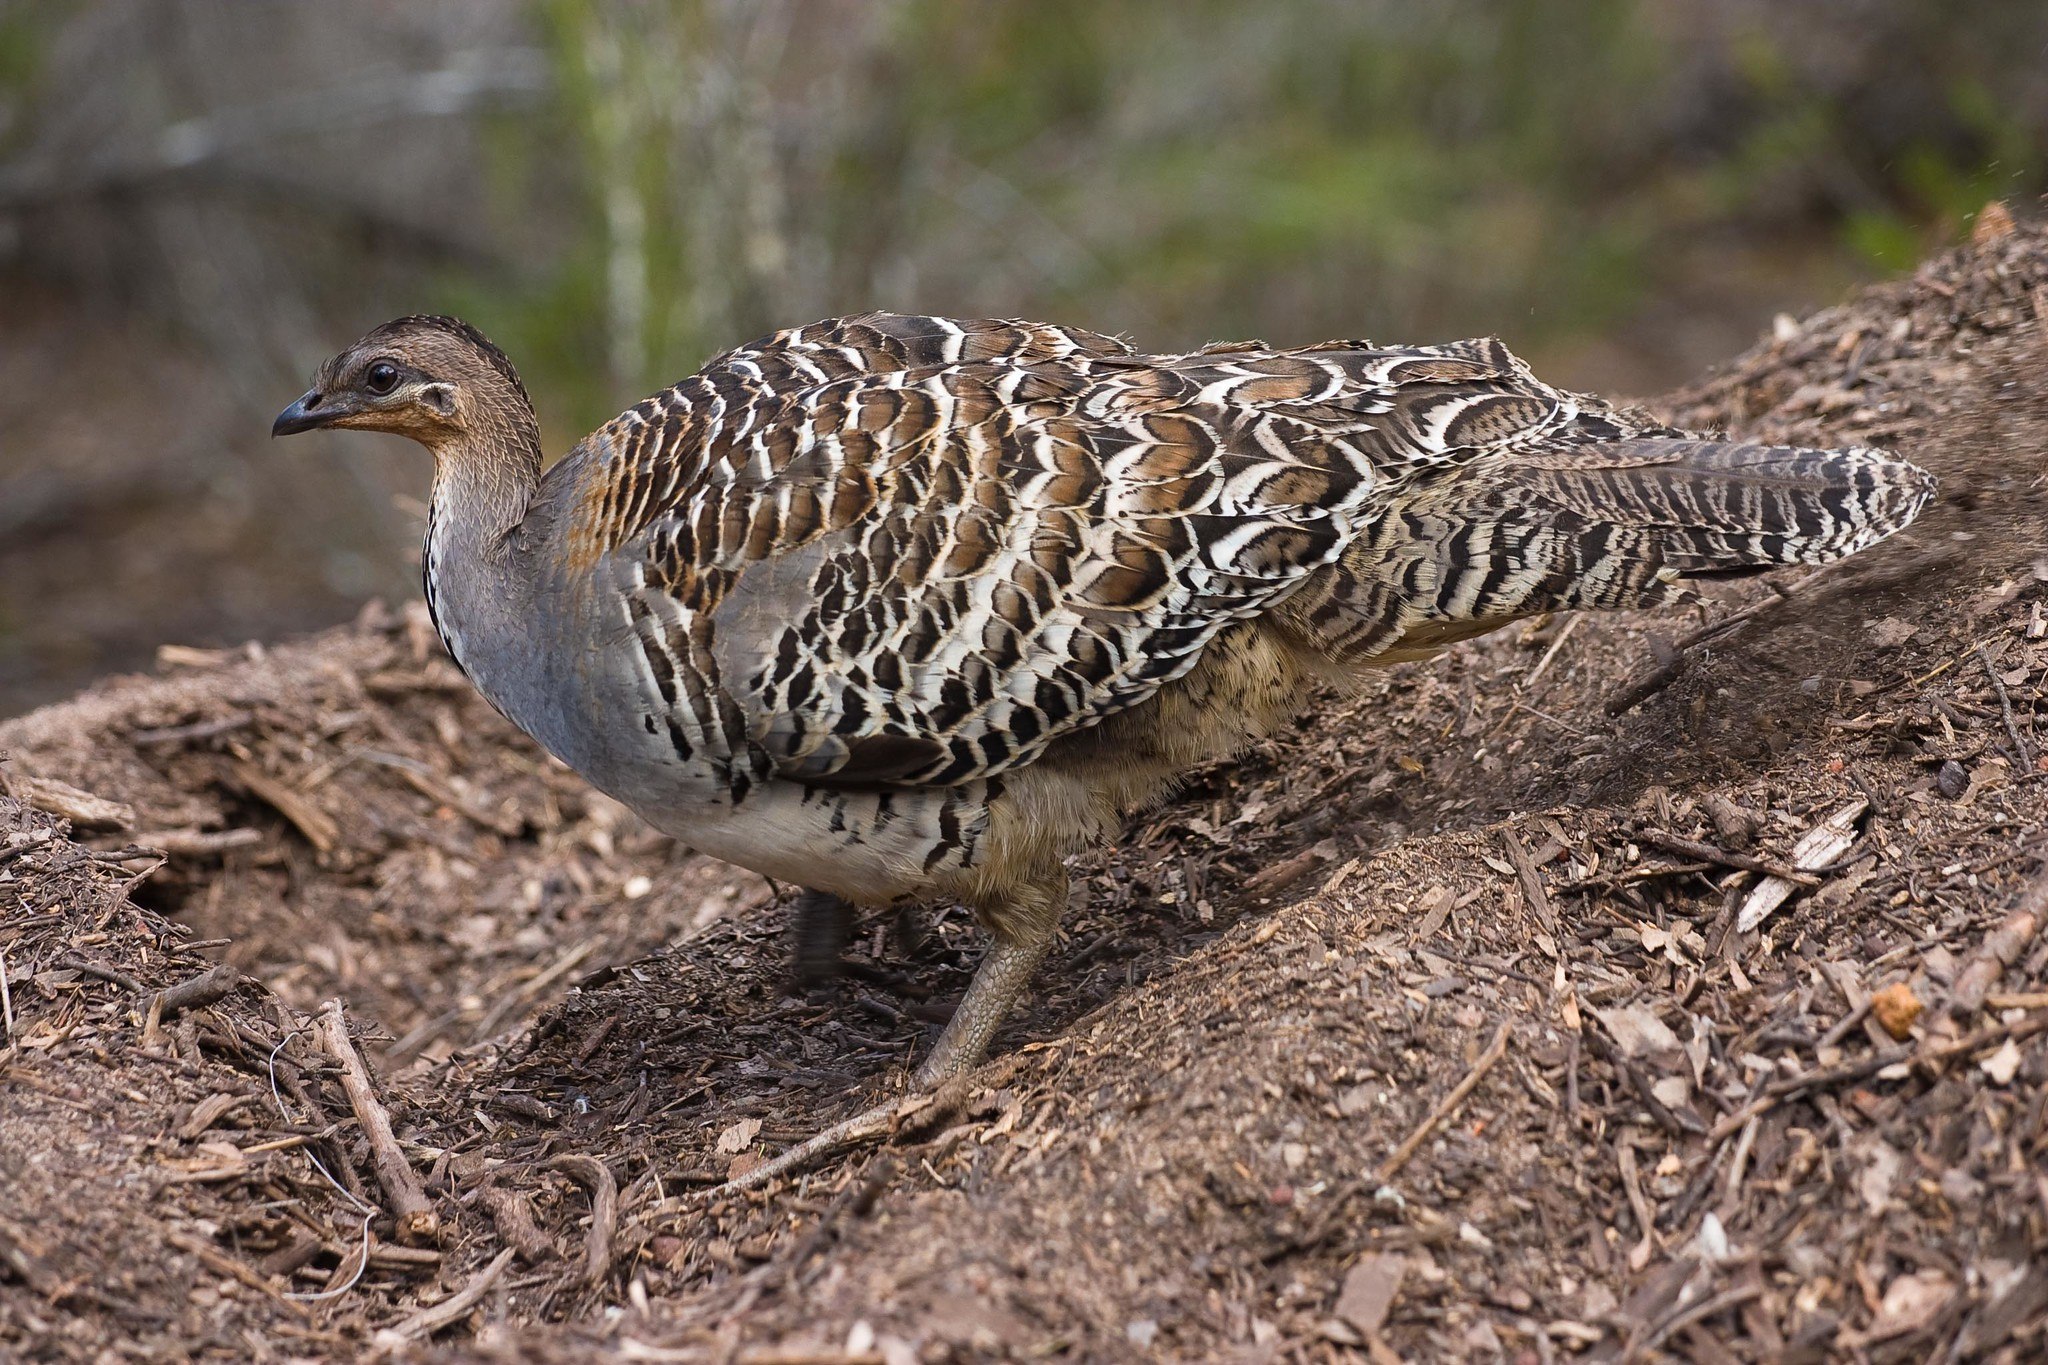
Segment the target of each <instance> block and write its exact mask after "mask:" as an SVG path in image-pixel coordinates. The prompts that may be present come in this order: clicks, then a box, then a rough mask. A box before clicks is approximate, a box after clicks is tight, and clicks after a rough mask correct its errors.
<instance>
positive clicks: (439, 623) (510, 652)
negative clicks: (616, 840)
mask: <svg viewBox="0 0 2048 1365" xmlns="http://www.w3.org/2000/svg"><path fill="white" fill-rule="evenodd" d="M540 466H541V450H540V427H539V424H538V423H537V422H535V420H534V417H533V410H532V409H531V408H530V407H528V406H527V405H526V404H525V403H523V402H521V403H519V404H517V405H516V406H513V405H506V406H505V407H504V408H503V409H502V415H501V416H499V417H498V418H497V419H496V420H494V421H489V422H485V423H481V424H479V425H478V426H477V427H476V428H474V429H472V430H471V431H468V432H465V433H464V434H463V435H462V436H461V437H460V438H458V439H455V440H451V441H449V442H447V443H445V444H443V445H440V446H437V447H436V448H435V450H434V491H433V496H432V498H431V500H430V503H429V506H428V510H427V535H426V545H425V553H424V556H423V558H424V564H423V566H422V567H423V569H424V578H425V587H426V594H427V609H428V610H429V612H431V613H432V615H433V618H434V626H435V629H437V630H438V631H439V632H440V635H441V639H442V640H443V641H444V642H445V643H446V644H447V646H448V650H449V652H450V653H451V654H453V655H454V656H455V661H456V663H458V664H459V665H461V667H462V669H463V671H464V672H466V673H468V674H469V675H470V677H471V678H472V680H474V681H475V683H476V684H477V687H478V689H479V690H480V691H482V692H483V694H484V695H485V696H486V697H489V698H490V699H491V700H492V701H493V702H494V703H496V704H497V705H498V706H499V708H500V709H501V710H506V709H509V708H508V705H507V703H508V701H509V700H510V699H509V698H507V697H502V696H501V695H500V694H501V693H502V692H503V691H504V690H505V687H506V686H507V683H508V680H509V679H510V678H513V677H516V676H517V675H518V670H517V668H516V658H517V656H519V655H520V654H521V653H522V652H527V653H530V651H531V649H532V641H531V638H530V637H531V630H532V611H531V607H532V603H533V588H534V584H533V582H532V578H533V576H534V573H535V572H536V569H535V565H534V563H533V560H534V558H535V556H534V555H533V554H532V553H531V547H529V546H528V545H527V544H526V541H527V540H528V539H529V537H527V536H526V535H524V534H523V532H524V529H525V523H526V521H527V514H528V513H529V512H530V511H531V510H532V508H533V504H534V499H535V496H536V494H537V493H538V492H539V489H540ZM508 662H513V663H514V664H515V666H514V667H512V668H509V669H508V668H507V667H506V665H507V663H508Z"/></svg>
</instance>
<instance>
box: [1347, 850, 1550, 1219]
mask: <svg viewBox="0 0 2048 1365" xmlns="http://www.w3.org/2000/svg"><path fill="white" fill-rule="evenodd" d="M1513 837H1514V836H1512V835H1510V836H1509V839H1510V840H1511V841H1512V839H1513ZM1523 856H1524V857H1525V858H1526V857H1527V856H1528V855H1527V854H1524V855H1523ZM1507 1050H1508V1026H1507V1021H1506V1020H1502V1021H1501V1026H1500V1027H1499V1028H1497V1029H1495V1030H1494V1031H1493V1041H1492V1042H1490V1043H1488V1044H1487V1045H1486V1051H1484V1052H1482V1053H1480V1054H1479V1060H1478V1061H1476V1062H1474V1063H1472V1069H1471V1070H1470V1071H1468V1072H1466V1073H1465V1079H1464V1080H1462V1081H1459V1082H1458V1083H1457V1085H1456V1086H1454V1087H1452V1089H1451V1093H1450V1094H1448V1095H1446V1096H1444V1100H1443V1103H1442V1104H1439V1105H1438V1106H1437V1107H1436V1108H1434V1109H1432V1110H1430V1111H1429V1117H1427V1118H1425V1119H1424V1120H1423V1121H1422V1122H1421V1124H1420V1125H1419V1126H1417V1128H1416V1129H1415V1131H1414V1132H1412V1133H1410V1134H1409V1135H1408V1138H1407V1140H1406V1141H1405V1142H1403V1143H1402V1144H1401V1145H1400V1146H1399V1147H1396V1148H1395V1149H1394V1152H1393V1155H1392V1156H1389V1157H1388V1158H1387V1159H1386V1160H1385V1161H1382V1162H1381V1163H1380V1168H1379V1170H1377V1171H1375V1172H1374V1173H1373V1179H1374V1180H1376V1181H1378V1182H1379V1183H1380V1184H1382V1185H1384V1184H1386V1183H1387V1182H1388V1181H1390V1180H1392V1179H1393V1178H1394V1177H1395V1176H1396V1175H1397V1174H1399V1173H1400V1170H1401V1168H1402V1167H1403V1166H1406V1165H1407V1164H1408V1159H1409V1158H1410V1157H1412V1156H1414V1155H1415V1153H1416V1151H1417V1149H1419V1148H1420V1147H1421V1146H1422V1144H1423V1143H1424V1142H1426V1141H1427V1140H1428V1139H1429V1135H1430V1134H1431V1133H1433V1132H1435V1131H1436V1126H1437V1125H1438V1124H1439V1123H1442V1122H1443V1121H1444V1120H1445V1119H1447V1118H1449V1117H1450V1116H1451V1115H1452V1114H1454V1113H1456V1112H1457V1108H1458V1106H1459V1105H1461V1104H1463V1103H1464V1102H1465V1097H1466V1096H1467V1095H1470V1094H1471V1093H1472V1092H1473V1091H1474V1090H1475V1089H1477V1088H1478V1086H1479V1082H1480V1081H1481V1080H1482V1079H1483V1078H1484V1077H1485V1075H1486V1073H1487V1072H1488V1071H1491V1070H1492V1069H1493V1064H1494V1063H1495V1062H1497V1061H1499V1060H1500V1059H1501V1054H1502V1053H1504V1052H1506V1051H1507Z"/></svg>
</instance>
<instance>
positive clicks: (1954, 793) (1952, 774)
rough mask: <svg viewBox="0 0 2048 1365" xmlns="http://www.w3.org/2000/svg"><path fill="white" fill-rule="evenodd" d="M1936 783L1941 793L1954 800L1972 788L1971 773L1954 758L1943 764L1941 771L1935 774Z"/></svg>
mask: <svg viewBox="0 0 2048 1365" xmlns="http://www.w3.org/2000/svg"><path fill="white" fill-rule="evenodd" d="M1934 785H1935V786H1936V787H1937V788H1939V789H1940V791H1941V794H1942V795H1943V796H1946V797H1947V798H1948V799H1949V800H1951V801H1953V800H1955V799H1956V798H1957V797H1959V796H1961V795H1962V794H1963V793H1964V792H1966V791H1968V790H1969V789H1970V775H1969V774H1968V773H1967V772H1965V771H1963V765H1962V764H1960V763H1958V762H1956V761H1955V760H1954V759H1950V760H1948V762H1946V763H1944V764H1942V765H1941V771H1940V772H1937V773H1936V774H1935V775H1934Z"/></svg>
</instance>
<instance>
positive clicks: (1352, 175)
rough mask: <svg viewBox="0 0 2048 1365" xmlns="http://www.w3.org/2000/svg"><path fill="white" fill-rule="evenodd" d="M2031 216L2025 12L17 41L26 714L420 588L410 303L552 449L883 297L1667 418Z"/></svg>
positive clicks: (3, 101) (1861, 2)
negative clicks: (348, 421)
mask: <svg viewBox="0 0 2048 1365" xmlns="http://www.w3.org/2000/svg"><path fill="white" fill-rule="evenodd" d="M2044 188H2048V5H2043V4H2041V3H2040V0H1973V3H1972V4H1970V5H1968V6H1958V5H1956V4H1954V3H1952V0H1802V3H1798V4H1787V3H1784V2H1783V0H1575V2H1574V3H1569V4H1563V3H1556V2H1555V0H1444V2H1443V3H1435V4H1416V3H1413V0H1290V2H1289V3H1276V4H1262V5H1246V4H1242V3H1222V0H1177V3H1174V4H1170V5H1168V4H1135V3H1099V2H1098V3H1084V2H1083V0H988V2H987V3H974V4H966V3H958V0H673V2H671V3H656V2H655V0H635V2H632V3H628V2H625V0H612V2H610V3H607V2H605V0H447V2H446V3H439V4H435V5H431V6H423V5H412V4H405V3H402V2H401V0H327V3H323V4H320V5H308V4H302V3H293V2H292V0H99V2H98V3H85V2H84V0H78V2H77V3H64V2H63V0H32V2H30V3H23V2H22V0H0V713H5V712H6V711H8V710H10V709H16V708H18V707H20V706H24V705H27V704H31V703H33V702H35V701H39V700H45V699H48V698H50V697H52V696H54V695H58V694H60V693H61V692H62V691H64V690H66V689H69V688H71V687H75V686H76V685H78V684H79V683H80V682H81V681H83V680H85V679H86V678H89V677H90V676H92V675H93V674H94V673H96V672H99V671H103V670H105V669H108V668H115V667H125V666H133V665H135V664H137V663H139V662H142V661H145V660H147V658H148V657H149V653H150V650H151V649H152V648H153V647H154V646H155V645H156V644H158V643H160V642H163V641H166V640H178V641H181V642H187V643H215V642H228V641H234V640H239V639H242V638H247V637H251V636H254V637H267V636H272V635H275V634H278V633H281V632H285V631H290V630H296V629H303V628H308V627H311V626H316V625H320V624H324V623H326V622H329V621H332V620H335V619H341V618H343V617H345V616H346V615H347V614H348V613H349V612H350V611H352V610H353V609H354V608H355V607H356V605H358V604H359V603H360V602H361V601H363V600H364V599H366V598H367V597H369V596H371V595H374V594H383V595H386V596H396V595H402V594H404V593H406V592H408V591H410V590H411V589H410V583H409V580H410V577H411V575H412V573H413V572H414V571H415V567H414V566H415V565H416V558H415V557H414V552H413V551H412V549H411V546H412V543H413V542H414V541H415V540H416V538H417V534H418V516H419V510H420V508H419V500H420V498H421V496H422V494H423V491H424V485H425V470H424V468H423V467H422V461H421V459H420V458H419V457H418V455H417V454H416V452H413V451H411V450H410V449H408V448H398V446H397V443H395V442H375V441H369V440H366V439H363V438H356V439H355V440H353V441H350V440H347V439H345V438H331V439H327V443H326V444H325V445H324V446H322V445H319V444H318V443H317V442H311V441H309V442H308V444H313V445H315V449H313V450H311V451H308V450H306V449H304V448H303V447H302V446H294V447H293V448H291V449H289V450H285V449H282V448H281V449H279V450H276V451H273V450H271V449H270V448H269V446H268V442H267V441H266V440H265V439H264V433H265V431H266V430H267V421H268V417H269V415H270V414H271V413H272V412H274V411H275V409H276V408H278V407H279V406H281V405H282V404H283V403H284V402H285V401H286V400H288V399H289V398H290V397H292V396H294V395H295V394H296V393H297V392H298V390H299V388H300V387H301V385H302V384H303V380H304V376H305V375H306V374H307V373H309V372H310V371H311V369H312V367H313V366H314V365H315V364H317V363H318V361H319V360H320V359H322V358H323V357H324V356H325V355H326V354H328V353H329V352H331V351H333V350H335V349H337V348H339V347H340V346H341V345H343V344H345V343H346V342H348V341H349V340H352V339H353V338H354V337H355V336H356V335H357V334H358V333H360V332H361V331H362V330H364V329H365V328H367V327H368V326H370V325H372V324H374V323H375V322H377V321H379V320H381V319H383V318H384V317H387V316H391V315H394V314H397V313H404V312H417V311H425V310H435V311H455V312H459V313H461V314H463V315H464V316H466V317H469V318H470V319H471V320H472V321H475V322H476V323H478V324H479V325H480V326H482V327H483V328H484V330H485V331H486V332H488V333H490V334H491V335H492V336H494V337H495V338H496V339H497V340H499V341H500V342H501V344H503V345H504V346H505V347H506V349H507V350H508V351H509V352H510V353H511V354H512V355H513V357H514V358H515V360H517V361H518V363H519V364H520V366H521V368H522V370H523V372H524V373H525V374H526V376H527V379H528V382H529V385H530V387H531V388H532V390H533V391H534V393H535V395H536V398H537V401H538V402H539V405H540V407H541V410H542V418H543V423H544V425H545V427H546V428H547V430H548V432H549V434H550V438H551V440H552V441H553V443H554V445H555V447H556V448H558V449H559V448H563V447H566V445H567V444H568V443H569V442H570V441H572V440H574V439H575V437H576V436H578V435H580V434H581V433H582V432H583V431H584V430H586V429H588V428H589V427H590V426H592V425H594V424H595V423H596V422H598V421H600V420H602V419H603V418H605V417H607V416H609V415H610V414H611V413H612V412H614V411H616V410H617V409H618V408H620V407H622V406H624V405H625V404H626V403H628V402H630V401H632V400H633V399H635V398H637V397H639V396H641V394H642V393H644V392H646V391H648V390H651V389H652V388H654V387H656V386H658V385H660V384H663V383H666V382H669V381H672V380H674V379H675V378H678V377H679V376H681V375H682V374H685V373H687V372H688V371H690V370H692V369H694V368H695V367H696V366H697V365H698V364H700V363H701V362H702V361H703V360H704V359H705V358H706V357H707V356H709V355H710V354H712V353H714V352H716V351H718V350H721V349H724V348H725V347H727V346H730V345H733V344H735V343H738V342H740V341H743V340H746V339H748V338H750V337H753V336H755V335H758V334H760V333H762V332H765V331H769V330H772V329H774V328H776V327H780V326H785V325H789V324H792V323H797V322H803V321H807V320H810V319H812V318H816V317H820V316H825V315H828V314H832V313H837V312H850V311H859V310H864V309H869V308H875V307H888V308H896V309H905V310H923V311H938V312H950V313H956V314H1003V315H1027V316H1039V317H1046V318H1054V319H1058V320H1062V321H1068V322H1075V323H1079V324H1082V325H1085V326H1089V327H1094V328H1098V329H1101V330H1104V331H1110V332H1119V333H1125V334H1128V335H1130V336H1131V337H1132V338H1133V339H1134V340H1135V341H1137V342H1138V343H1139V344H1141V345H1144V346H1147V347H1151V348H1155V349H1172V348H1183V347H1188V346H1192V345H1197V344H1199V343H1201V342H1203V341H1206V340H1212V339H1219V338H1236V337H1244V336H1264V337H1266V338H1268V339H1270V340H1274V341H1285V342H1309V341H1315V340H1321V339H1324V338H1326V337H1331V336H1372V337H1380V338H1384V339H1389V340H1434V339H1442V338H1446V337H1450V336H1463V335H1471V334H1475V333H1482V332H1497V333H1499V334H1501V335H1503V336H1504V337H1506V338H1507V339H1508V341H1509V342H1510V344H1512V345H1514V346H1515V347H1516V348H1517V349H1518V350H1520V351H1522V352H1523V353H1524V354H1526V355H1528V356H1530V357H1531V359H1532V360H1533V361H1534V362H1535V363H1536V364H1537V366H1538V368H1539V369H1541V370H1543V371H1544V372H1545V373H1546V375H1547V376H1548V377H1550V378H1552V379H1554V380H1557V381H1559V382H1563V383H1567V384H1572V385H1575V386H1579V387H1588V388H1601V389H1607V390H1615V391H1620V392H1623V393H1636V394H1647V393H1653V392H1655V391H1658V390H1660V389H1663V388H1666V387H1669V386H1671V385H1673V384H1676V383H1679V382H1682V381H1683V380H1685V379H1687V378H1690V377H1692V376H1693V375H1695V374H1696V373H1697V372H1698V371H1699V370H1700V369H1701V368H1703V367H1704V366H1706V365H1708V364H1710V363H1712V362H1713V361H1715V360H1717V359H1720V358H1722V357H1724V356H1726V355H1728V354H1731V353H1732V352H1734V351H1735V350H1738V349H1740V348H1741V347H1742V346H1743V345H1745V344H1746V343H1747V342H1748V340H1749V339H1750V338H1751V337H1753V336H1754V335H1755V334H1756V333H1757V332H1758V331H1759V330H1761V329H1762V328H1764V327H1766V326H1768V324H1769V322H1770V319H1771V316H1772V315H1773V314H1774V313H1776V312H1778V311H1780V310H1786V309H1798V308H1803V307H1808V306H1812V305H1814V304H1817V303H1824V302H1827V301H1830V300H1832V299H1833V298H1835V297H1837V296H1839V294H1840V293H1841V292H1842V291H1843V290H1844V289H1845V288H1846V287H1848V286H1849V285H1850V284H1852V283H1853V282H1855V281H1857V280H1859V279H1863V278H1868V277H1871V276H1875V275H1880V274H1884V273H1888V272H1893V271H1898V270H1902V269H1908V268H1910V267H1911V265H1912V263H1913V262H1914V261H1915V260H1917V259H1918V258H1919V257H1920V256H1922V255H1923V254H1925V253H1926V252H1927V251H1928V250H1930V249H1932V248H1935V247H1937V246H1939V245H1941V244H1943V243H1944V242H1946V241H1948V240H1950V239H1952V238H1953V237H1954V236H1955V235H1956V234H1957V233H1958V232H1960V231H1961V230H1962V228H1963V227H1964V226H1965V225H1966V223H1967V222H1968V220H1969V218H1970V217H1971V215H1973V214H1974V213H1975V212H1976V211H1977V209H1978V208H1980V207H1981V206H1982V205H1983V203H1984V202H1985V201H1986V200H1988V199H1991V198H2004V199H2008V200H2013V201H2017V202H2020V203H2025V202H2026V201H2030V200H2031V199H2032V198H2033V197H2034V196H2036V195H2038V194H2039V193H2041V192H2042V190H2043V189H2044Z"/></svg>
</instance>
